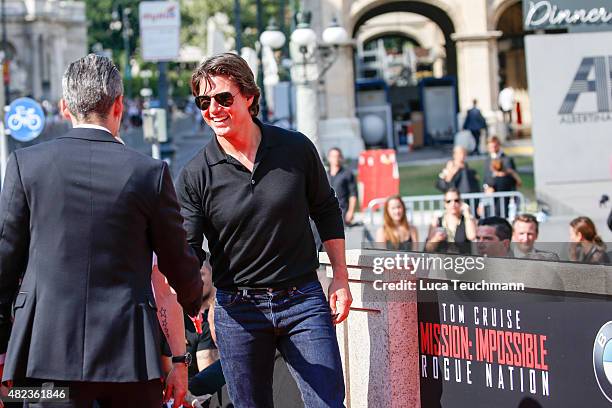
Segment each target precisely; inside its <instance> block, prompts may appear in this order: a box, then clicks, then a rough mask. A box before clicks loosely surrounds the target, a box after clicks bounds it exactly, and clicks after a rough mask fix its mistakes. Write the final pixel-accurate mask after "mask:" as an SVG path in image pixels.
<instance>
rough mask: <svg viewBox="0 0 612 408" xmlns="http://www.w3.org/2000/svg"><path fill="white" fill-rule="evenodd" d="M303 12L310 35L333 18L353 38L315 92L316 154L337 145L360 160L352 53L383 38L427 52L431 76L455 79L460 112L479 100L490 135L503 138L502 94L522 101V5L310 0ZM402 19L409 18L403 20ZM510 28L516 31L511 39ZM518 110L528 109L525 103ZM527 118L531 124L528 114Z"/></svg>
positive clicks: (508, 0) (486, 0)
mask: <svg viewBox="0 0 612 408" xmlns="http://www.w3.org/2000/svg"><path fill="white" fill-rule="evenodd" d="M306 7H307V8H310V11H312V12H313V19H312V23H313V24H312V25H313V28H314V29H315V31H317V32H318V33H321V32H322V31H323V29H324V28H325V27H326V26H327V25H328V24H329V23H330V21H331V20H332V19H333V18H334V17H337V18H338V20H339V21H340V24H341V25H342V26H343V27H344V28H345V29H346V30H347V32H348V33H349V36H350V37H351V38H352V43H351V44H347V45H346V46H344V47H342V48H343V50H341V52H340V56H339V58H338V60H337V61H336V63H335V64H334V65H333V66H332V68H331V69H330V70H329V71H328V72H327V74H326V77H325V81H324V85H323V86H322V87H320V89H319V92H320V96H319V99H320V101H321V105H323V107H324V108H325V109H320V115H321V117H320V119H321V120H320V122H319V139H320V140H321V146H322V148H325V146H327V145H338V146H340V147H344V148H345V150H346V151H347V155H348V156H353V157H355V156H356V155H357V154H358V153H359V149H360V148H361V146H362V145H360V143H359V142H358V141H359V140H360V139H361V137H360V126H359V120H358V119H357V117H356V106H355V100H356V99H357V98H356V96H355V81H356V78H357V77H358V72H357V69H356V66H358V64H356V63H355V59H356V55H355V53H356V52H358V50H359V48H360V46H362V45H363V44H364V42H368V41H370V40H371V39H373V38H381V37H382V36H384V35H385V34H389V35H396V36H397V35H400V36H401V35H404V36H406V37H407V38H412V39H413V40H415V41H417V42H420V43H421V44H422V45H423V46H425V47H426V48H427V49H429V50H430V51H432V52H431V53H432V55H433V57H432V58H431V60H432V64H433V67H432V74H433V75H434V76H440V75H445V76H452V77H454V78H455V79H456V84H457V92H458V110H459V112H465V111H466V110H467V109H469V108H470V107H471V105H472V101H473V100H474V99H477V100H478V103H479V106H480V109H481V110H482V111H483V113H484V114H485V116H486V117H487V120H488V122H489V125H490V126H489V127H490V133H491V132H493V133H496V134H501V136H505V134H504V133H505V128H504V126H502V125H501V123H502V121H503V115H502V114H501V112H500V111H499V107H498V95H499V91H500V89H501V87H503V86H512V87H514V88H515V91H516V92H515V95H519V96H521V95H523V96H524V98H526V99H527V92H526V88H527V84H526V80H525V59H524V46H523V37H524V33H523V32H522V31H523V30H522V25H521V22H522V18H521V1H518V0H419V1H397V0H356V1H355V0H319V1H317V0H315V1H312V2H307V3H306ZM398 13H399V14H398ZM402 14H404V15H406V16H407V17H406V18H405V19H402V17H401V15H402ZM415 15H416V16H415ZM385 16H386V17H385ZM398 16H399V17H398ZM516 22H518V26H517V27H516V32H511V30H512V28H513V25H512V24H513V23H515V24H514V25H515V26H516ZM502 29H503V30H502ZM440 57H442V58H443V59H444V68H441V66H440V62H439V60H440ZM357 58H358V56H357ZM522 91H525V92H522ZM523 105H524V106H526V107H528V100H525V101H524V104H523ZM525 118H529V114H528V112H527V113H526V114H525V115H523V119H525ZM515 120H516V119H515Z"/></svg>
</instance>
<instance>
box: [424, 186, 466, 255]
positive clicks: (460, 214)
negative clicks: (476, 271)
mask: <svg viewBox="0 0 612 408" xmlns="http://www.w3.org/2000/svg"><path fill="white" fill-rule="evenodd" d="M474 238H476V222H475V221H474V218H473V217H472V213H471V211H470V206H469V205H467V204H466V203H464V202H463V201H462V200H461V195H460V194H459V190H457V189H456V188H450V189H448V191H446V193H445V194H444V214H442V216H441V217H439V218H435V219H434V220H433V222H432V224H431V226H430V227H429V234H428V236H427V243H426V244H425V250H426V251H429V252H454V253H457V252H460V253H469V252H470V242H471V241H472V240H474Z"/></svg>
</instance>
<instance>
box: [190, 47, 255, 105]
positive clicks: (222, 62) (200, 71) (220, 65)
mask: <svg viewBox="0 0 612 408" xmlns="http://www.w3.org/2000/svg"><path fill="white" fill-rule="evenodd" d="M214 76H224V77H227V78H229V79H230V80H231V81H232V82H233V83H234V84H236V86H238V89H239V90H240V93H241V94H242V95H243V96H244V97H246V98H250V97H251V96H252V97H253V102H252V103H251V106H249V112H250V113H251V116H252V117H256V116H257V114H258V113H259V95H260V90H259V87H258V86H257V84H256V83H255V77H254V76H253V71H251V68H250V67H249V65H248V64H247V62H246V61H245V60H244V59H242V58H241V57H240V56H239V55H236V54H234V53H231V52H226V53H224V54H218V55H215V56H213V57H210V58H208V59H207V60H205V61H204V62H202V63H201V64H200V65H199V66H198V67H197V68H196V70H195V71H193V74H192V75H191V93H192V94H193V96H198V95H199V94H200V84H201V83H202V81H205V82H206V84H207V85H208V86H211V81H212V80H211V77H214Z"/></svg>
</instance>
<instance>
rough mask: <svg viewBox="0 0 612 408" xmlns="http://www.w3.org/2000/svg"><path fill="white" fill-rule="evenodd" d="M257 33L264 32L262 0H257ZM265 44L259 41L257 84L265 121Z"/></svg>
mask: <svg viewBox="0 0 612 408" xmlns="http://www.w3.org/2000/svg"><path fill="white" fill-rule="evenodd" d="M256 5H257V34H259V35H260V36H261V34H262V32H263V9H262V6H261V0H257V2H256ZM262 53H263V46H262V44H261V41H260V42H259V47H257V64H258V65H259V66H258V69H257V85H258V86H259V89H260V90H261V96H260V101H259V105H260V106H261V119H262V121H263V122H267V121H268V102H267V101H266V87H265V85H264V72H263V59H262Z"/></svg>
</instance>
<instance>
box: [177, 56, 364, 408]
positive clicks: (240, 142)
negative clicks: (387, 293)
mask: <svg viewBox="0 0 612 408" xmlns="http://www.w3.org/2000/svg"><path fill="white" fill-rule="evenodd" d="M191 89H192V92H193V94H194V95H195V96H196V104H197V105H198V107H199V108H200V109H201V110H202V116H203V118H204V120H205V121H206V123H207V124H208V125H209V126H210V127H211V128H212V130H213V131H214V133H215V137H214V138H213V140H212V141H211V142H210V143H209V144H208V145H207V146H206V147H205V148H204V149H203V150H202V151H200V153H198V154H197V155H196V156H195V157H194V158H193V159H192V160H191V161H190V162H189V163H188V164H187V166H186V167H185V168H184V169H183V171H182V173H181V175H180V177H179V180H178V187H177V191H178V196H179V201H180V202H181V205H182V214H183V216H184V217H185V229H186V230H187V239H188V241H189V243H190V244H191V245H192V246H193V248H194V249H195V250H196V252H197V253H198V255H199V257H200V261H202V262H203V261H204V258H205V254H204V251H203V250H202V242H203V235H205V236H206V238H207V240H208V247H209V249H210V264H211V265H212V273H213V282H214V284H215V287H216V288H217V294H216V304H215V307H214V313H213V314H214V330H215V332H216V337H217V346H218V347H219V354H220V357H221V364H222V366H223V372H224V373H225V375H226V380H227V384H228V390H229V393H230V397H231V398H232V400H233V402H234V404H235V406H236V407H238V408H241V407H248V408H253V407H270V406H272V374H273V367H274V354H275V351H276V349H277V348H278V350H279V351H280V352H281V354H282V355H283V357H284V358H285V360H286V361H287V363H288V365H289V367H290V370H291V371H292V374H293V375H294V377H295V379H296V381H297V383H298V386H299V388H300V391H301V393H302V396H303V398H304V403H305V405H306V406H308V407H340V406H343V400H344V381H343V376H342V366H341V361H340V353H339V351H338V343H337V340H336V335H335V331H334V327H333V324H337V323H339V322H341V321H343V320H344V319H345V318H346V317H347V315H348V312H349V307H350V304H351V301H352V299H351V294H350V291H349V288H348V273H347V269H346V261H345V257H344V231H343V225H342V217H341V212H340V208H339V206H338V200H337V199H336V197H335V196H334V193H333V191H332V189H331V188H330V186H329V182H328V180H327V176H326V173H325V169H324V168H323V164H322V163H321V159H320V158H319V154H318V152H317V150H316V148H315V146H314V145H313V144H312V142H311V141H310V140H309V139H308V138H307V137H306V136H304V135H303V134H300V133H297V132H291V131H287V130H284V129H281V128H278V127H275V126H270V125H266V124H262V123H261V122H260V121H259V120H257V119H256V116H257V113H258V111H259V106H258V102H259V95H260V92H259V88H257V85H256V84H255V81H254V78H253V74H252V72H251V70H250V68H249V66H248V65H247V64H246V62H245V61H244V60H243V59H242V58H240V57H239V56H237V55H235V54H221V55H218V56H214V57H212V58H210V59H208V60H207V61H205V62H204V63H202V64H201V65H200V66H199V67H198V68H197V69H196V71H195V72H194V73H193V76H192V81H191ZM309 216H310V217H311V218H312V219H313V220H314V222H315V224H316V226H317V229H318V232H319V234H320V236H321V239H322V241H323V244H324V245H325V249H326V250H327V253H328V254H329V257H330V261H331V264H332V268H333V271H334V279H333V281H332V283H331V284H330V286H329V288H328V295H329V301H327V300H326V298H325V294H324V293H323V290H322V288H321V284H320V283H319V282H318V280H317V274H316V269H317V268H318V266H319V263H318V259H317V255H316V252H315V244H314V239H313V236H312V231H311V229H310V223H309ZM211 311H213V309H211Z"/></svg>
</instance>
